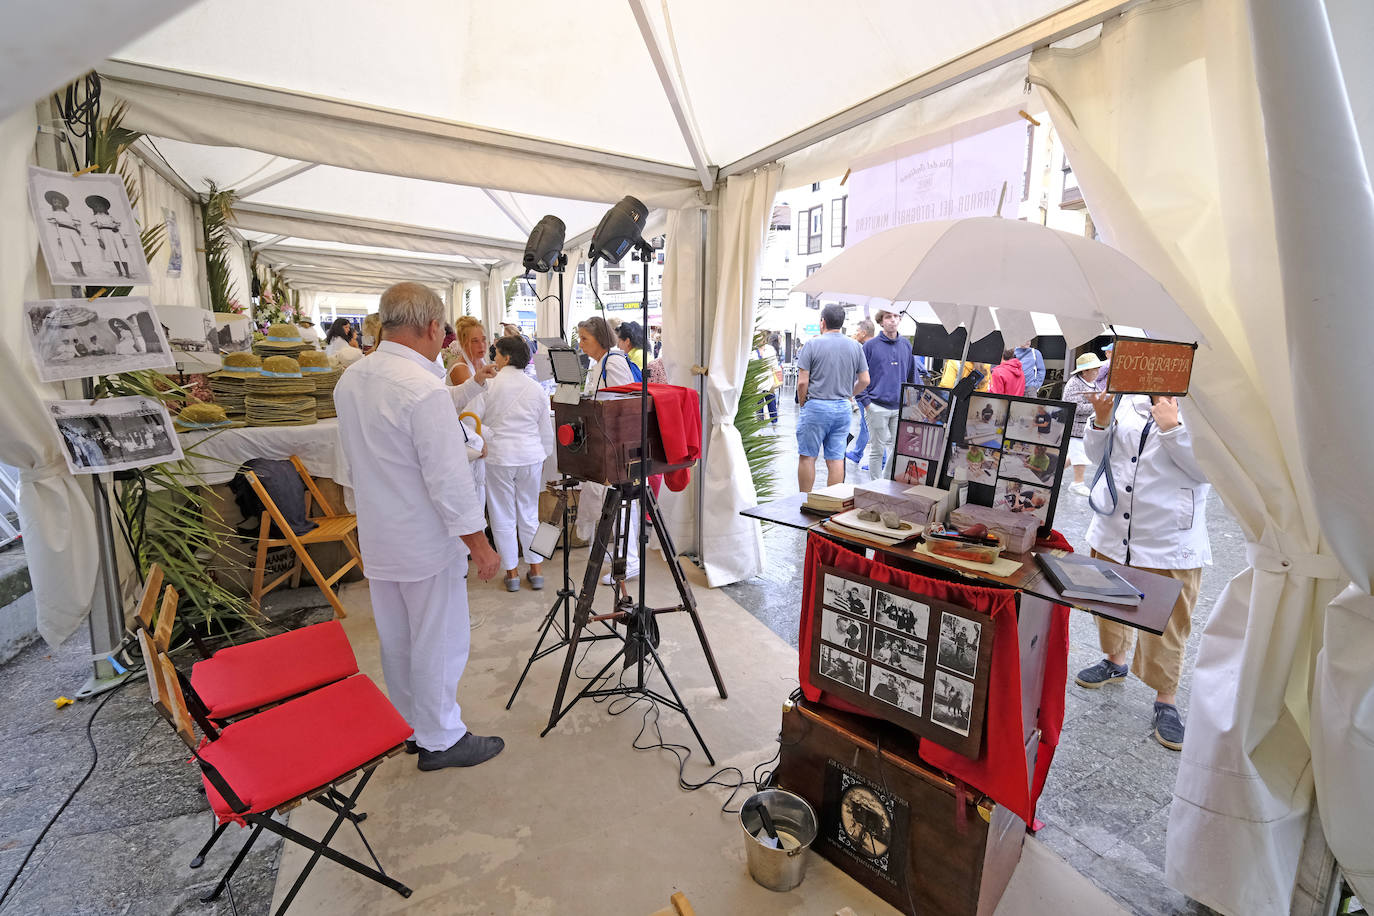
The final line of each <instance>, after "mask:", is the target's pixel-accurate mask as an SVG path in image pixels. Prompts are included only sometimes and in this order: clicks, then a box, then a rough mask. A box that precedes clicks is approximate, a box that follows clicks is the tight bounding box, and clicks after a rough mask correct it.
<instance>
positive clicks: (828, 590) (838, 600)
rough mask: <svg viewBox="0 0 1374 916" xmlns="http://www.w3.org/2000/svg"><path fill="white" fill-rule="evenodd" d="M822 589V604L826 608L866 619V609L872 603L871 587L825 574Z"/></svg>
mask: <svg viewBox="0 0 1374 916" xmlns="http://www.w3.org/2000/svg"><path fill="white" fill-rule="evenodd" d="M824 589H825V590H824V592H823V594H822V603H823V604H825V605H826V606H827V607H832V608H835V609H836V610H838V611H844V612H845V613H846V614H852V615H853V616H855V617H862V618H863V619H864V620H867V619H868V617H869V613H868V609H869V607H870V605H872V603H873V588H872V587H871V586H868V585H864V584H862V583H859V582H855V581H854V580H853V579H845V578H842V577H840V576H836V575H833V574H831V573H826V574H825V585H824Z"/></svg>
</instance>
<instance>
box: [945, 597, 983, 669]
mask: <svg viewBox="0 0 1374 916" xmlns="http://www.w3.org/2000/svg"><path fill="white" fill-rule="evenodd" d="M982 636H983V625H982V624H981V623H978V622H977V621H976V620H969V619H968V618H966V617H960V616H958V615H957V614H951V613H949V612H945V613H943V614H941V615H940V648H939V649H938V650H937V652H936V656H935V660H936V662H937V663H938V664H939V666H940V667H941V668H948V669H949V670H950V671H957V672H958V673H959V674H962V675H963V676H964V677H973V676H974V675H975V674H977V673H978V643H979V640H981V639H982Z"/></svg>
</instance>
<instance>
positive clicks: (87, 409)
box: [48, 397, 182, 474]
mask: <svg viewBox="0 0 1374 916" xmlns="http://www.w3.org/2000/svg"><path fill="white" fill-rule="evenodd" d="M48 412H49V414H51V416H52V418H53V422H54V423H56V424H57V432H58V435H59V436H60V437H61V439H62V446H63V452H64V454H65V455H66V457H67V467H68V468H69V469H70V470H71V472H72V473H73V474H103V473H105V472H107V471H125V470H128V469H130V468H141V467H144V466H146V465H150V464H162V463H163V462H166V461H180V460H181V457H182V453H181V442H180V441H179V440H178V439H177V435H176V431H175V430H174V429H173V428H172V418H171V416H170V415H169V414H168V413H167V408H166V407H164V406H163V405H162V402H161V401H158V400H156V399H155V398H143V397H130V398H100V399H98V400H96V401H94V402H91V401H87V400H80V401H49V402H48Z"/></svg>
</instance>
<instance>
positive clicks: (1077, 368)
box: [1073, 353, 1105, 375]
mask: <svg viewBox="0 0 1374 916" xmlns="http://www.w3.org/2000/svg"><path fill="white" fill-rule="evenodd" d="M1103 365H1105V364H1104V363H1103V362H1102V360H1100V359H1098V358H1097V354H1096V353H1084V354H1083V355H1082V356H1080V357H1078V359H1077V361H1076V362H1074V364H1073V374H1074V375H1077V374H1078V373H1080V372H1082V371H1084V370H1085V369H1101V368H1102V366H1103Z"/></svg>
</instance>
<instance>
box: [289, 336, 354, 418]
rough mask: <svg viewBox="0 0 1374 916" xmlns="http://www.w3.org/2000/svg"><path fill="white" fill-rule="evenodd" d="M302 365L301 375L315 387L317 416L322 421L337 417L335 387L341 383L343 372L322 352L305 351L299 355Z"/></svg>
mask: <svg viewBox="0 0 1374 916" xmlns="http://www.w3.org/2000/svg"><path fill="white" fill-rule="evenodd" d="M297 358H298V359H299V360H300V364H301V375H302V376H303V377H304V378H305V379H306V380H308V381H311V382H313V383H314V385H315V416H316V417H317V418H319V419H321V420H327V419H329V418H330V417H337V416H338V413H337V412H336V411H335V409H334V386H335V385H337V384H338V382H339V376H341V375H343V371H342V370H340V369H339V368H337V367H336V366H335V365H334V360H333V359H331V358H330V357H329V356H328V355H327V354H325V353H323V352H321V351H320V350H303V351H301V353H299V354H298V355H297Z"/></svg>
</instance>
